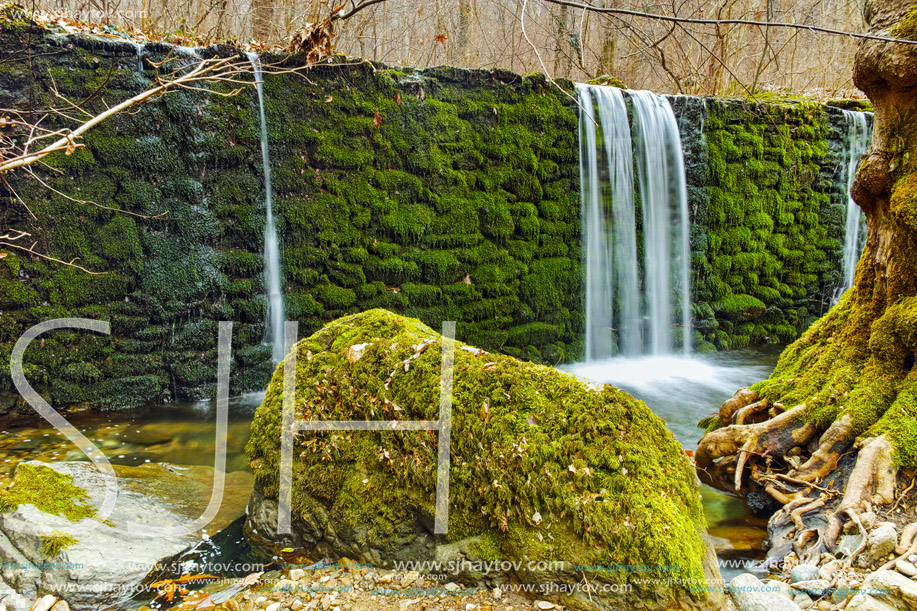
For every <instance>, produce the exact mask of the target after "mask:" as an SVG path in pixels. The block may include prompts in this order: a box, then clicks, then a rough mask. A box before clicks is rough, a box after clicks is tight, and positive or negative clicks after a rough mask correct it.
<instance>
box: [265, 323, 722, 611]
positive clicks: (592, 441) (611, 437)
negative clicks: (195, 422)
mask: <svg viewBox="0 0 917 611" xmlns="http://www.w3.org/2000/svg"><path fill="white" fill-rule="evenodd" d="M294 349H295V350H296V354H297V371H296V388H297V391H296V400H295V405H296V417H297V419H300V420H301V419H310V420H436V419H438V418H439V374H440V367H441V349H442V346H441V337H440V335H439V334H438V333H436V332H434V331H433V330H432V329H430V328H429V327H427V326H426V325H424V324H422V323H421V322H420V321H418V320H415V319H411V318H405V317H402V316H399V315H396V314H393V313H391V312H388V311H385V310H370V311H367V312H364V313H362V314H357V315H354V316H347V317H344V318H340V319H338V320H336V321H334V322H332V323H329V324H328V325H327V326H325V327H324V328H323V329H322V330H320V331H319V332H318V333H316V334H314V335H312V336H311V337H309V338H307V339H304V340H302V341H301V342H299V343H298V344H297V345H296V347H295V348H294ZM283 371H284V366H283V365H282V364H281V366H279V367H278V368H277V370H276V371H275V373H274V377H273V379H272V381H271V384H270V386H269V387H268V389H267V394H266V396H265V399H264V403H263V404H262V405H261V407H260V408H259V409H258V411H257V413H256V414H255V419H254V422H253V424H252V437H251V439H250V441H249V444H248V448H247V450H248V454H249V458H250V464H251V467H252V470H253V472H254V474H255V478H256V494H255V496H254V497H253V499H254V500H253V502H252V505H251V506H250V507H249V514H250V522H249V525H248V528H247V532H248V533H249V534H251V535H252V536H254V537H255V538H256V540H259V541H260V542H261V543H265V541H264V539H265V538H267V539H268V540H270V539H271V534H270V533H272V532H276V500H275V499H276V498H277V494H278V465H279V447H280V435H281V431H280V426H281V404H282V386H283ZM454 372H455V373H454V375H455V379H454V394H453V408H452V437H451V440H452V441H451V448H452V459H451V460H452V465H451V475H450V512H449V534H448V535H447V536H444V537H439V538H438V537H436V536H434V535H433V533H432V531H433V518H434V498H435V485H436V483H435V482H436V463H437V437H436V433H435V432H431V431H425V432H381V433H379V432H315V433H313V432H309V433H304V434H301V435H298V436H297V438H296V442H295V447H294V450H293V456H294V467H293V503H292V519H293V530H294V539H295V542H296V544H299V545H303V546H305V547H307V549H309V550H312V552H311V553H319V554H322V553H325V554H329V555H331V556H335V557H340V556H348V557H351V558H354V557H357V558H360V559H362V560H364V561H367V562H373V563H377V564H383V565H384V564H391V562H392V561H397V560H409V561H413V560H432V559H438V560H442V561H448V560H450V559H456V558H459V557H462V556H464V557H466V558H468V559H479V560H520V561H528V560H536V561H537V560H558V561H564V562H565V563H566V564H565V565H564V567H563V568H561V569H557V570H555V571H550V570H547V571H546V570H545V569H544V568H543V567H542V568H540V569H535V568H534V567H531V568H529V569H526V568H525V565H523V568H522V569H521V570H518V571H515V572H514V573H513V575H512V577H513V578H514V579H520V580H523V581H541V582H543V581H545V580H559V581H563V582H571V583H573V582H581V581H582V578H583V575H582V574H581V573H578V569H577V567H576V565H604V566H606V567H610V566H612V565H622V570H621V571H617V570H596V571H593V569H592V568H590V569H589V574H588V578H589V580H590V581H592V582H594V583H595V582H599V583H611V584H619V586H622V587H624V586H627V587H632V588H633V590H631V591H630V594H627V593H624V592H623V591H621V590H619V591H618V592H616V593H615V594H613V595H609V594H608V593H604V594H602V593H599V594H598V596H596V593H595V592H593V593H592V596H593V597H595V598H597V599H598V600H603V597H608V598H605V599H604V601H603V602H596V603H595V605H596V606H599V607H604V608H622V601H625V600H630V601H634V600H638V599H639V600H641V601H643V602H644V604H646V605H647V606H646V608H654V609H655V608H659V609H661V608H681V607H679V606H678V605H682V606H684V607H686V608H693V607H694V606H702V604H705V603H702V602H701V601H700V600H699V599H698V600H695V599H692V598H691V597H690V596H689V595H688V593H687V585H683V586H674V585H672V584H674V583H679V579H682V580H685V581H683V582H680V583H684V584H688V583H692V581H691V580H695V581H694V582H693V583H704V582H703V580H704V579H705V574H704V568H705V567H704V559H705V543H704V539H703V530H704V518H703V514H702V512H701V507H700V496H699V494H698V489H697V486H696V484H695V481H694V474H693V469H692V467H691V464H690V462H689V460H688V459H687V458H686V457H685V455H684V453H683V452H682V450H681V448H680V446H679V444H678V443H677V442H676V441H675V439H674V438H673V436H672V434H671V433H670V432H669V431H668V430H666V428H665V426H664V424H663V422H662V421H661V420H660V419H659V418H658V417H656V416H654V415H653V414H652V412H651V411H650V410H649V409H648V408H647V407H646V405H645V404H644V403H643V402H642V401H638V400H636V399H634V398H633V397H631V396H629V395H627V394H626V393H623V392H621V391H619V390H617V389H615V388H613V387H611V386H601V387H595V386H589V385H587V384H585V383H584V382H582V381H580V380H578V379H577V378H575V377H574V376H572V375H570V374H567V373H563V372H560V371H557V370H555V369H553V368H549V367H545V366H542V365H536V364H532V363H527V362H524V361H520V360H517V359H515V358H512V357H509V356H504V355H498V354H492V353H488V352H484V351H482V350H479V349H476V348H472V347H470V346H467V345H465V344H462V343H460V342H457V343H456V350H455V369H454ZM623 565H644V566H648V567H650V568H649V570H648V571H646V572H641V571H637V572H634V573H630V574H628V572H627V570H626V569H623ZM657 569H658V570H657ZM713 571H714V572H713V573H711V575H709V577H718V570H716V569H713ZM661 573H662V574H661ZM496 577H498V576H497V575H491V576H490V578H491V579H493V578H496ZM647 577H648V578H649V579H647V580H644V579H643V578H647ZM503 578H506V575H503ZM654 580H655V584H654V585H648V584H647V583H645V582H647V581H649V582H653V581H654ZM641 581H643V582H644V583H641ZM587 601H588V597H587V596H586V594H585V593H583V592H580V593H579V594H577V595H575V596H572V597H571V598H570V599H569V600H567V601H565V604H572V605H576V606H579V607H583V606H588V604H587ZM673 601H678V602H677V603H676V602H673ZM616 603H617V605H616ZM667 605H672V606H667Z"/></svg>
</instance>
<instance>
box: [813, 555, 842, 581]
mask: <svg viewBox="0 0 917 611" xmlns="http://www.w3.org/2000/svg"><path fill="white" fill-rule="evenodd" d="M839 570H841V563H840V562H839V561H838V560H831V561H829V562H826V563H825V564H823V565H822V566H821V567H819V569H818V579H827V580H828V581H831V580H832V579H834V576H835V575H837V572H838V571H839Z"/></svg>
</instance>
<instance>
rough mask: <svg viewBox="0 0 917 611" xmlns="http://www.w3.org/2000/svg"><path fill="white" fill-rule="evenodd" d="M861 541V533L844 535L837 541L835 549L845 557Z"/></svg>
mask: <svg viewBox="0 0 917 611" xmlns="http://www.w3.org/2000/svg"><path fill="white" fill-rule="evenodd" d="M862 542H863V535H844V536H843V537H841V539H840V541H838V542H837V551H838V553H839V554H843V555H844V556H845V557H846V556H850V555H851V554H852V553H853V552H854V551H855V550H856V549H857V548H858V547H860V544H861V543H862Z"/></svg>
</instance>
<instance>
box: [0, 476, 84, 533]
mask: <svg viewBox="0 0 917 611" xmlns="http://www.w3.org/2000/svg"><path fill="white" fill-rule="evenodd" d="M13 475H14V478H13V483H12V485H11V486H10V487H9V488H8V489H6V490H4V491H3V492H0V513H6V512H8V511H13V510H14V509H16V508H17V507H19V506H20V505H34V506H35V508H36V509H38V510H39V511H43V512H45V513H50V514H52V515H57V516H61V517H63V518H67V519H68V520H71V521H74V522H76V521H79V520H82V519H83V518H91V517H92V516H94V515H95V514H96V510H95V508H94V507H93V506H92V505H89V504H87V503H86V501H87V500H88V499H89V495H88V494H87V493H86V491H85V490H83V489H82V488H79V487H78V486H75V485H74V484H73V477H71V476H69V475H64V474H61V473H58V472H57V471H55V470H54V469H52V468H51V467H45V466H43V465H38V464H35V463H22V464H20V465H18V466H17V467H16V470H15V472H14V474H13Z"/></svg>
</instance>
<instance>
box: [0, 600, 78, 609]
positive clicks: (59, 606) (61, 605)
mask: <svg viewBox="0 0 917 611" xmlns="http://www.w3.org/2000/svg"><path fill="white" fill-rule="evenodd" d="M0 611H2V609H0ZM51 611H70V605H68V604H67V601H66V600H64V599H61V600H59V601H57V602H56V603H54V606H53V607H51Z"/></svg>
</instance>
